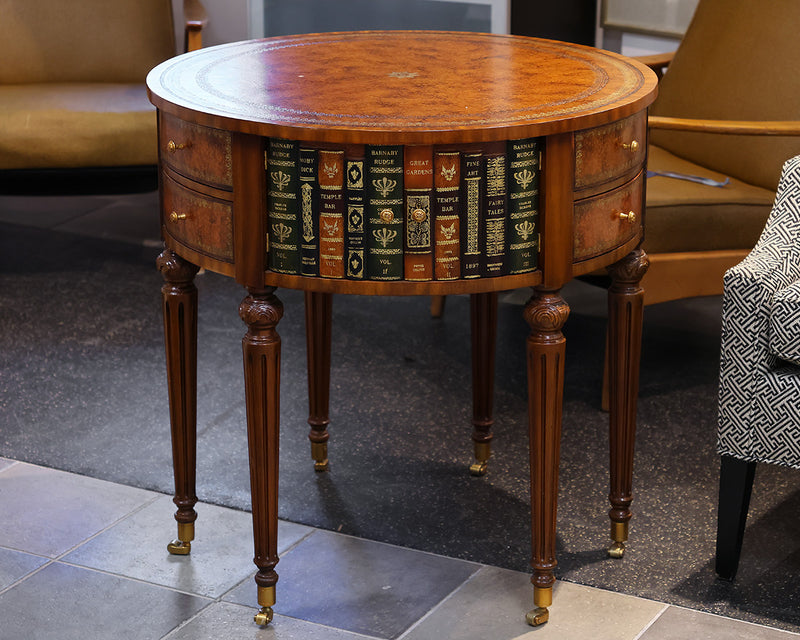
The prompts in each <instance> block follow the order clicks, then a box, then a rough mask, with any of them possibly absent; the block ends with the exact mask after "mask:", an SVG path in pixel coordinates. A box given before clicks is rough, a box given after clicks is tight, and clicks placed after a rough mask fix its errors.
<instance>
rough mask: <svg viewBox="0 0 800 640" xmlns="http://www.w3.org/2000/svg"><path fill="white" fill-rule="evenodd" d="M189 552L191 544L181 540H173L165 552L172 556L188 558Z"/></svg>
mask: <svg viewBox="0 0 800 640" xmlns="http://www.w3.org/2000/svg"><path fill="white" fill-rule="evenodd" d="M191 550H192V543H191V542H184V541H183V540H173V541H172V542H170V543H169V544H168V545H167V551H169V552H170V553H171V554H172V555H173V556H188V555H189V553H190V552H191Z"/></svg>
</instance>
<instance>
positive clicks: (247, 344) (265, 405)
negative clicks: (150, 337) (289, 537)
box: [239, 287, 283, 625]
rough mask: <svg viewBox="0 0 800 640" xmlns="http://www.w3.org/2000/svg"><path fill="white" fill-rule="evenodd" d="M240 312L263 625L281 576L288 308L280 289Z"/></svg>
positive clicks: (254, 294)
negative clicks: (281, 325)
mask: <svg viewBox="0 0 800 640" xmlns="http://www.w3.org/2000/svg"><path fill="white" fill-rule="evenodd" d="M248 291H249V293H250V295H248V296H247V297H246V298H245V299H244V300H243V301H242V304H241V305H240V306H239V315H240V316H241V318H242V320H243V321H244V323H245V324H246V325H247V333H246V334H245V336H244V338H243V339H242V354H243V359H244V383H245V396H246V405H247V443H248V450H249V454H250V491H251V495H252V505H253V533H254V538H255V556H254V558H253V562H255V564H256V566H257V567H258V572H257V573H256V576H255V581H256V584H257V585H258V604H259V605H260V606H261V610H260V611H259V613H257V614H256V618H255V619H256V622H257V623H258V624H262V625H263V624H267V623H269V622H270V621H271V620H272V605H274V604H275V584H276V583H277V582H278V574H277V572H276V571H275V566H276V565H277V564H278V445H279V439H278V435H279V417H280V403H279V399H280V360H281V339H280V336H279V335H278V332H277V331H276V329H275V327H276V326H277V324H278V322H279V321H280V319H281V317H282V316H283V303H281V301H280V300H279V299H278V298H277V296H275V295H274V291H275V289H274V287H268V288H266V289H248Z"/></svg>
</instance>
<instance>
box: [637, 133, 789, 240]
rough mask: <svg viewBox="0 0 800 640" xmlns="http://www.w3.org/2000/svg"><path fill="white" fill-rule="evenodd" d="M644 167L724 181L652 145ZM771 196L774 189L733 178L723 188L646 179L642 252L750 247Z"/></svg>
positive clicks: (717, 175)
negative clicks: (643, 250)
mask: <svg viewBox="0 0 800 640" xmlns="http://www.w3.org/2000/svg"><path fill="white" fill-rule="evenodd" d="M647 168H648V169H649V170H651V171H670V172H676V173H682V174H689V175H696V176H702V177H705V178H712V179H714V180H724V179H725V178H726V176H724V175H722V174H719V173H716V172H714V171H710V170H708V169H705V168H704V167H701V166H700V165H696V164H694V163H692V162H689V161H688V160H684V159H682V158H679V157H678V156H676V155H673V154H672V153H670V152H669V151H666V150H664V149H662V148H661V147H657V146H655V145H650V148H649V155H648V167H647ZM774 198H775V193H774V192H773V191H770V190H768V189H763V188H761V187H755V186H752V185H749V184H746V183H744V182H741V181H739V180H735V179H733V178H731V179H730V182H729V183H728V184H727V185H725V186H724V187H711V186H708V185H703V184H698V183H696V182H689V181H687V180H678V179H675V178H666V177H661V176H653V177H651V178H648V179H647V210H646V212H645V240H644V245H643V246H644V249H645V251H647V252H648V253H673V252H681V251H710V250H726V249H748V250H749V249H752V248H753V247H754V246H755V244H756V242H757V241H758V238H759V236H760V235H761V230H762V229H763V228H764V224H765V223H766V221H767V216H768V215H769V212H770V210H771V208H772V202H773V200H774Z"/></svg>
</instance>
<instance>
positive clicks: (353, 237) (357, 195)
mask: <svg viewBox="0 0 800 640" xmlns="http://www.w3.org/2000/svg"><path fill="white" fill-rule="evenodd" d="M345 164H346V170H345V200H346V212H345V213H346V221H345V229H344V255H345V275H346V277H347V278H349V279H350V280H364V277H365V272H364V224H365V219H364V145H351V146H349V147H348V148H347V149H346V150H345Z"/></svg>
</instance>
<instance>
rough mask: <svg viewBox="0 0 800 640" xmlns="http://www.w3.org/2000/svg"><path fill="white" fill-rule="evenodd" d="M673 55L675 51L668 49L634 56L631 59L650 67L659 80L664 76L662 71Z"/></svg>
mask: <svg viewBox="0 0 800 640" xmlns="http://www.w3.org/2000/svg"><path fill="white" fill-rule="evenodd" d="M674 57H675V52H674V51H670V52H668V53H655V54H653V55H649V56H636V57H634V58H633V59H634V60H636V61H638V62H641V63H642V64H644V65H647V66H648V67H650V68H651V69H652V70H653V71H655V73H656V76H658V79H659V80H661V78H662V77H663V76H664V71H665V70H666V68H667V67H668V66H669V63H670V62H672V59H673V58H674Z"/></svg>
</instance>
